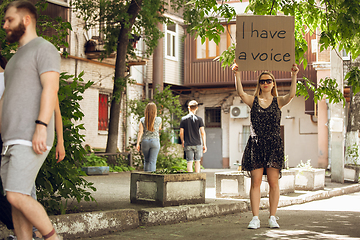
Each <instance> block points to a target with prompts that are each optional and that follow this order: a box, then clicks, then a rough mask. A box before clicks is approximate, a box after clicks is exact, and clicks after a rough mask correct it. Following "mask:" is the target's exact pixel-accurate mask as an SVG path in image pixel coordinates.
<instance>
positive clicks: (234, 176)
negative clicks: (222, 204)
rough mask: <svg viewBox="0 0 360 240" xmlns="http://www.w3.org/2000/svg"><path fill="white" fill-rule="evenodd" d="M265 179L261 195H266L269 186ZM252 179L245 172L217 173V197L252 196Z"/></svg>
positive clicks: (261, 187)
mask: <svg viewBox="0 0 360 240" xmlns="http://www.w3.org/2000/svg"><path fill="white" fill-rule="evenodd" d="M264 180H265V177H263V181H262V183H261V186H260V193H261V197H266V196H267V194H268V192H269V188H268V183H267V182H265V181H264ZM250 186H251V179H250V178H248V177H246V176H245V175H244V172H225V173H224V172H221V173H215V190H216V197H217V198H250Z"/></svg>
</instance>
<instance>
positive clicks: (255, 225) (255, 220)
mask: <svg viewBox="0 0 360 240" xmlns="http://www.w3.org/2000/svg"><path fill="white" fill-rule="evenodd" d="M248 228H250V229H258V228H260V219H259V217H258V216H254V217H253V218H252V220H251V221H250V223H249V226H248Z"/></svg>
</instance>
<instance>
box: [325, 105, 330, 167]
mask: <svg viewBox="0 0 360 240" xmlns="http://www.w3.org/2000/svg"><path fill="white" fill-rule="evenodd" d="M326 106H327V116H328V120H327V127H328V167H327V168H328V169H331V132H330V127H329V125H330V118H331V111H330V106H329V99H326Z"/></svg>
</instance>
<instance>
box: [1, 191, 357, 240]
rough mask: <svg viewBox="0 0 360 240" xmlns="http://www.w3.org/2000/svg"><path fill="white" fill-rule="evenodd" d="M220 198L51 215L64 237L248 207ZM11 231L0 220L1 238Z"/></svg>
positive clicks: (326, 194) (283, 201)
mask: <svg viewBox="0 0 360 240" xmlns="http://www.w3.org/2000/svg"><path fill="white" fill-rule="evenodd" d="M359 191H360V184H354V185H350V186H345V187H341V188H335V189H332V190H318V191H315V192H308V193H306V194H304V195H303V196H300V197H289V198H288V199H287V196H283V197H280V201H279V205H278V207H285V206H289V205H295V204H302V203H306V202H311V201H314V200H321V199H326V198H331V197H335V196H340V195H344V194H350V193H354V192H359ZM222 200H225V201H226V199H221V201H219V202H213V203H205V204H196V205H182V206H174V207H164V208H146V209H141V210H139V211H136V210H134V209H119V210H112V211H98V212H89V213H76V214H67V215H58V216H51V217H50V220H51V221H52V223H53V224H54V227H55V229H56V231H57V232H58V233H59V234H60V235H61V236H62V237H63V238H64V239H75V238H80V237H95V236H101V235H105V234H108V233H111V232H116V231H124V230H128V229H134V228H137V227H139V226H154V225H161V224H173V223H179V222H183V221H194V220H197V219H201V218H207V217H214V216H219V215H226V214H232V213H238V212H246V211H249V210H250V201H249V200H248V199H246V200H244V199H242V200H235V199H227V200H231V201H229V202H224V201H222ZM260 208H261V209H267V208H269V203H268V199H267V198H265V199H261V202H260ZM9 234H12V231H9V230H7V229H6V227H5V225H2V224H1V223H0V239H2V238H4V237H6V236H7V235H9Z"/></svg>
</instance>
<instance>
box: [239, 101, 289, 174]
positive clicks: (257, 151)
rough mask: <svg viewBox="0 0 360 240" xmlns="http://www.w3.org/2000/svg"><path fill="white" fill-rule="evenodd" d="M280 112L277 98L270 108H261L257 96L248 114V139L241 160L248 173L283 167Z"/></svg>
mask: <svg viewBox="0 0 360 240" xmlns="http://www.w3.org/2000/svg"><path fill="white" fill-rule="evenodd" d="M280 120H281V111H280V108H279V106H278V102H277V98H276V97H274V98H273V100H272V102H271V104H270V106H269V107H267V108H262V107H261V106H260V104H259V99H258V97H257V96H255V98H254V102H253V105H252V108H251V112H250V137H249V140H248V142H247V145H246V148H245V151H244V155H243V158H242V169H243V170H244V171H247V172H248V175H250V171H252V170H255V169H258V168H264V175H266V168H277V169H279V170H280V177H281V169H282V168H283V167H284V148H283V144H282V139H281V137H280Z"/></svg>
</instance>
